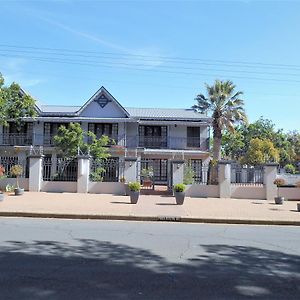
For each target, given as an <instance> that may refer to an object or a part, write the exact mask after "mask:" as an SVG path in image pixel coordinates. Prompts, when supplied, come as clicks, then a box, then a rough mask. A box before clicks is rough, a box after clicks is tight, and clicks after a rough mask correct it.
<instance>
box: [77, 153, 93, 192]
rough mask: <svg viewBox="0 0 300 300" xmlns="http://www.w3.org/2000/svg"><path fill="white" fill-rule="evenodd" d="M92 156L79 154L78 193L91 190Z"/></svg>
mask: <svg viewBox="0 0 300 300" xmlns="http://www.w3.org/2000/svg"><path fill="white" fill-rule="evenodd" d="M90 158H91V157H90V156H89V155H79V156H77V159H78V175H77V193H87V192H88V191H89V182H90V178H89V177H90Z"/></svg>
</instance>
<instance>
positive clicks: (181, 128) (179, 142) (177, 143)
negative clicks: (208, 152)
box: [168, 122, 208, 149]
mask: <svg viewBox="0 0 300 300" xmlns="http://www.w3.org/2000/svg"><path fill="white" fill-rule="evenodd" d="M173 123H175V124H176V122H173ZM175 124H172V125H169V126H168V136H169V137H170V139H169V141H170V144H169V148H175V149H176V148H178V147H179V148H181V149H184V148H186V146H187V144H186V143H187V127H189V126H187V125H178V124H177V126H176V127H175ZM191 127H197V126H191ZM199 127H200V143H201V146H202V144H203V142H205V141H206V139H207V137H208V136H207V135H208V127H207V125H203V126H199Z"/></svg>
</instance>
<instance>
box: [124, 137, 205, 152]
mask: <svg viewBox="0 0 300 300" xmlns="http://www.w3.org/2000/svg"><path fill="white" fill-rule="evenodd" d="M126 147H127V148H137V147H142V148H150V149H175V150H199V151H208V150H209V139H202V138H200V137H195V138H193V137H188V138H184V137H173V136H168V137H161V136H147V137H146V136H142V137H138V136H127V137H126Z"/></svg>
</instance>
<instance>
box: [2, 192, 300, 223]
mask: <svg viewBox="0 0 300 300" xmlns="http://www.w3.org/2000/svg"><path fill="white" fill-rule="evenodd" d="M0 216H37V217H38V216H45V217H47V216H48V217H68V218H99V219H137V220H169V221H172V220H175V221H176V220H178V221H179V220H180V221H185V222H189V221H190V222H220V223H257V224H291V225H300V212H298V211H297V202H296V201H286V202H285V203H284V204H283V205H275V204H274V202H273V201H266V200H248V199H219V198H189V197H187V198H186V199H185V203H184V205H182V206H178V205H176V204H175V199H174V198H173V197H167V196H149V195H142V196H140V199H139V202H138V203H137V204H130V200H129V197H128V196H113V195H104V194H75V193H74V194H73V193H44V192H41V193H33V192H25V194H24V195H23V196H12V195H6V196H5V199H4V201H2V202H0Z"/></svg>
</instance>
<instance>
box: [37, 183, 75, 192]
mask: <svg viewBox="0 0 300 300" xmlns="http://www.w3.org/2000/svg"><path fill="white" fill-rule="evenodd" d="M42 192H53V193H63V192H65V193H76V192H77V182H76V181H75V182H72V181H43V182H42Z"/></svg>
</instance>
